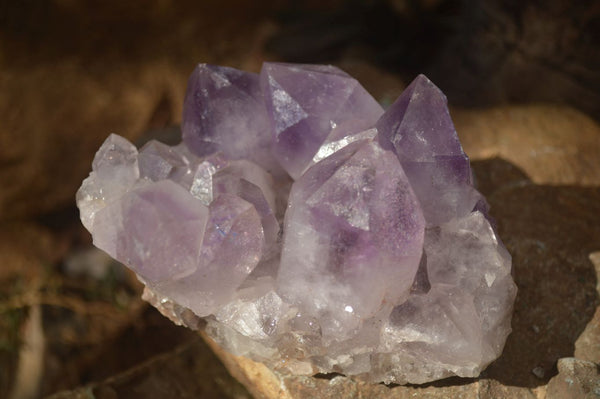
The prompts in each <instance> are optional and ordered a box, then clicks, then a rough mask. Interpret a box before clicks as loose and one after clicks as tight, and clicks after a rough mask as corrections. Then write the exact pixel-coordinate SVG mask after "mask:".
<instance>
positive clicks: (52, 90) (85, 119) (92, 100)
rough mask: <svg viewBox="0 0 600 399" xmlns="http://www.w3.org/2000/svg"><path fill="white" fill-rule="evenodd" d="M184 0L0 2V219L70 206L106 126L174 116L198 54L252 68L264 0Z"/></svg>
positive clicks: (126, 128) (121, 128)
mask: <svg viewBox="0 0 600 399" xmlns="http://www.w3.org/2000/svg"><path fill="white" fill-rule="evenodd" d="M172 3H173V4H172ZM183 3H185V2H181V3H180V2H170V1H166V2H165V1H162V0H152V1H148V2H145V3H144V6H143V7H139V6H137V5H133V4H129V3H127V4H125V3H123V4H119V5H116V4H112V3H110V4H109V3H106V4H105V3H103V2H95V3H94V11H93V12H90V10H89V9H87V7H88V5H83V4H80V3H78V2H72V1H60V2H59V1H48V2H44V3H43V4H42V3H40V4H37V3H36V4H28V5H23V4H21V3H14V4H7V5H6V6H3V7H2V18H0V87H2V90H0V121H1V123H0V166H2V167H1V168H0V184H1V186H2V190H0V220H4V219H16V218H23V217H31V216H37V215H40V214H42V213H45V212H49V211H53V210H55V209H56V208H60V207H64V206H71V205H72V204H73V201H74V196H75V191H76V190H77V188H78V187H79V185H80V184H81V180H82V179H83V178H84V177H85V176H86V175H87V173H88V172H89V170H90V165H91V160H92V158H93V155H94V153H95V152H96V150H97V149H98V147H99V146H100V144H101V143H102V141H103V140H104V139H105V138H106V137H107V136H108V135H109V134H110V133H113V132H114V133H118V134H120V135H123V136H125V137H127V138H129V139H135V138H137V137H139V136H140V134H141V133H142V132H144V131H146V130H148V129H151V128H157V127H164V126H165V125H167V124H176V123H178V121H179V120H180V113H181V109H182V102H183V97H184V90H185V87H186V81H187V78H188V76H189V74H190V73H191V71H192V69H193V68H194V66H195V64H197V63H198V62H209V63H216V64H226V65H231V66H236V67H240V68H243V69H251V70H256V69H257V68H259V66H260V61H261V60H262V57H260V56H259V54H260V49H261V44H262V42H263V40H264V38H265V36H266V35H267V34H268V33H269V32H270V30H271V29H272V25H271V24H270V23H269V22H268V20H267V18H266V15H265V10H270V9H271V8H272V7H273V5H272V4H271V2H268V1H267V2H264V3H263V2H261V4H260V6H258V5H256V4H254V3H252V2H247V1H245V2H244V1H238V2H233V3H235V4H231V5H234V6H235V7H236V8H237V9H238V11H239V13H231V12H229V11H228V9H227V8H226V7H221V6H220V5H219V4H216V3H215V4H212V3H210V2H209V3H205V2H188V3H191V4H187V5H190V7H189V8H187V7H185V6H184V4H183ZM230 3H231V2H230ZM238 3H239V4H238ZM133 15H135V17H132V16H133ZM214 38H219V40H213V39H214ZM6 54H10V57H4V56H3V55H6Z"/></svg>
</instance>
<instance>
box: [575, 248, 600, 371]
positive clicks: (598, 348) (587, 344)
mask: <svg viewBox="0 0 600 399" xmlns="http://www.w3.org/2000/svg"><path fill="white" fill-rule="evenodd" d="M590 261H591V262H592V264H593V265H594V267H595V269H596V276H597V277H596V291H597V292H598V295H600V251H599V252H594V253H592V254H590ZM575 357H576V358H578V359H581V360H588V361H590V362H594V363H600V307H599V308H597V309H596V313H595V314H594V317H593V318H592V320H590V322H589V323H588V325H587V326H586V327H585V330H583V332H582V333H581V335H580V336H579V338H577V341H576V342H575Z"/></svg>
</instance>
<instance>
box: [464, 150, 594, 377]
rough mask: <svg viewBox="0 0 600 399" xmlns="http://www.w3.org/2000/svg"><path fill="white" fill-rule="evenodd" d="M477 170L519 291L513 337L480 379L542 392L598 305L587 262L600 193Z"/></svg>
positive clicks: (511, 172) (500, 169)
mask: <svg viewBox="0 0 600 399" xmlns="http://www.w3.org/2000/svg"><path fill="white" fill-rule="evenodd" d="M472 166H473V171H474V173H475V176H476V179H477V182H478V186H479V190H480V191H481V192H482V193H483V194H484V195H485V196H486V198H487V199H488V201H489V203H490V205H491V211H490V212H491V214H492V215H493V216H494V218H495V219H496V221H497V223H498V230H499V234H500V236H501V237H502V239H503V241H504V244H505V245H506V247H507V249H508V251H509V252H510V253H511V254H512V257H513V271H514V278H515V280H516V283H517V286H518V287H519V291H518V294H517V299H516V303H515V310H514V315H513V321H512V328H513V331H512V333H511V334H510V336H509V337H508V340H507V343H506V346H505V348H504V352H503V354H502V356H501V357H500V358H499V359H498V360H496V361H495V362H494V363H493V364H492V365H490V367H488V369H487V370H486V371H485V372H484V373H483V374H482V377H484V378H491V379H495V380H498V381H500V382H501V383H503V384H505V385H512V386H524V387H535V386H538V385H542V384H545V383H547V382H548V380H549V379H550V378H551V377H552V376H553V375H555V374H556V361H557V360H558V359H559V358H561V357H569V356H573V352H574V344H575V341H576V340H577V338H578V337H579V335H580V334H581V332H582V331H583V330H584V328H585V326H586V325H587V323H588V322H589V321H590V319H591V318H592V316H593V314H594V311H595V309H596V306H597V305H598V303H599V299H598V295H597V293H596V279H597V276H596V274H595V271H594V266H593V265H592V263H591V261H590V260H589V258H588V256H589V254H590V252H593V251H597V250H599V249H600V223H598V221H599V217H598V215H600V187H577V186H547V185H535V184H533V183H531V182H530V181H529V180H528V179H527V176H526V175H525V174H524V173H523V172H522V171H521V170H519V169H518V168H517V167H515V166H514V165H512V164H510V163H508V162H506V161H504V160H502V159H490V160H486V161H476V162H473V163H472ZM534 369H535V373H534ZM536 374H537V375H536Z"/></svg>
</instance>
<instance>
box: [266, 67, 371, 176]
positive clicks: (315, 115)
mask: <svg viewBox="0 0 600 399" xmlns="http://www.w3.org/2000/svg"><path fill="white" fill-rule="evenodd" d="M260 79H261V86H262V89H263V93H264V96H265V101H266V104H267V110H268V113H269V116H270V119H271V128H272V131H273V149H272V151H273V154H274V156H275V157H276V158H277V160H278V161H279V163H280V164H281V166H283V168H284V169H285V170H286V171H287V172H288V173H289V174H290V176H292V177H293V178H294V179H296V178H298V177H300V175H302V173H303V172H304V171H305V170H306V169H307V168H308V167H309V166H310V164H311V163H312V159H313V157H314V156H315V154H316V153H317V152H318V150H319V148H320V147H321V145H322V144H323V143H325V142H326V141H327V138H328V136H330V139H329V141H335V140H339V139H341V138H343V137H345V136H349V135H352V134H353V133H358V132H361V131H363V130H365V129H368V128H369V127H371V126H373V123H375V121H376V120H377V118H379V117H380V116H381V114H382V113H383V110H382V109H381V106H380V105H379V104H377V102H376V101H375V100H374V99H373V97H371V95H370V94H369V93H368V92H367V91H366V90H365V89H364V88H363V87H362V86H361V85H360V83H358V81H357V80H356V79H354V78H352V77H351V76H349V75H348V74H347V73H345V72H343V71H342V70H340V69H338V68H336V67H334V66H331V65H327V66H326V65H296V64H280V63H265V64H264V65H263V68H262V71H261V75H260Z"/></svg>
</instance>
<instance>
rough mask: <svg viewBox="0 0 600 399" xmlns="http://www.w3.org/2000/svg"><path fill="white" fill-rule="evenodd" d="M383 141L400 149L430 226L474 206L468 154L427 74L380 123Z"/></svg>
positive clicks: (397, 152) (405, 92) (414, 82)
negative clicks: (464, 150)
mask: <svg viewBox="0 0 600 399" xmlns="http://www.w3.org/2000/svg"><path fill="white" fill-rule="evenodd" d="M375 126H376V128H377V131H378V132H379V139H380V141H381V145H382V146H383V147H384V148H386V149H390V150H392V151H393V152H395V153H396V155H397V156H398V159H399V160H400V162H401V164H402V167H403V168H404V171H405V172H406V175H407V176H408V179H409V180H410V183H411V185H412V187H413V189H414V190H415V192H416V193H417V197H418V198H419V201H420V203H421V206H422V207H423V212H424V213H425V218H426V220H427V223H428V224H429V225H433V226H435V225H439V224H441V223H443V222H446V221H448V220H450V219H452V218H456V217H460V216H464V215H466V214H467V213H469V212H470V211H471V210H472V209H473V207H474V206H475V204H476V202H477V200H478V195H477V194H476V193H475V192H474V190H473V188H472V178H471V168H470V166H469V158H468V157H467V155H466V154H465V153H464V152H463V149H462V147H461V145H460V141H459V140H458V135H457V134H456V130H455V129H454V124H453V123H452V119H451V118H450V112H449V111H448V106H447V102H446V96H445V95H444V93H442V91H441V90H440V89H438V88H437V87H436V86H435V85H434V84H433V83H432V82H431V81H430V80H429V79H427V78H426V77H425V76H424V75H419V76H417V78H416V79H415V80H414V81H413V82H412V83H411V84H410V85H409V86H408V87H407V88H406V90H404V92H403V93H402V95H400V97H399V98H398V99H397V100H396V102H394V103H393V104H392V106H391V107H390V108H389V109H388V110H387V111H386V112H385V113H384V114H383V116H382V117H381V118H380V119H379V120H378V121H377V123H376V125H375Z"/></svg>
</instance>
